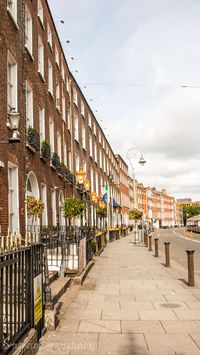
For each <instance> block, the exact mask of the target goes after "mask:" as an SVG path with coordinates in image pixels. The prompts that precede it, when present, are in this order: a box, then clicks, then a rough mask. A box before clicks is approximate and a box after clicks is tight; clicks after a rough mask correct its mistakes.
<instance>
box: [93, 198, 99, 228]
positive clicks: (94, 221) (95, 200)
mask: <svg viewBox="0 0 200 355" xmlns="http://www.w3.org/2000/svg"><path fill="white" fill-rule="evenodd" d="M91 200H92V202H93V227H94V229H95V223H96V220H95V204H96V203H97V202H98V196H97V194H96V192H91Z"/></svg>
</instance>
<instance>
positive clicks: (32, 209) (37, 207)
mask: <svg viewBox="0 0 200 355" xmlns="http://www.w3.org/2000/svg"><path fill="white" fill-rule="evenodd" d="M43 212H44V202H43V201H42V200H40V199H36V198H35V197H33V196H28V197H27V216H28V217H29V218H32V223H33V222H34V221H36V220H37V219H38V218H40V217H41V216H42V213H43Z"/></svg>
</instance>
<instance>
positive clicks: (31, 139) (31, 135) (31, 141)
mask: <svg viewBox="0 0 200 355" xmlns="http://www.w3.org/2000/svg"><path fill="white" fill-rule="evenodd" d="M26 142H27V144H28V145H29V146H30V147H32V148H33V149H34V150H40V135H39V133H38V132H37V131H36V130H35V129H34V128H32V127H29V128H28V131H27V135H26Z"/></svg>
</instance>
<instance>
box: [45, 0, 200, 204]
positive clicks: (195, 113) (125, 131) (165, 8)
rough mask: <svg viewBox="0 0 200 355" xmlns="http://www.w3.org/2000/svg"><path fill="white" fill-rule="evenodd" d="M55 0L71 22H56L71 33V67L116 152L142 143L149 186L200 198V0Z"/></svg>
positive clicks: (54, 6) (56, 10) (64, 35)
mask: <svg viewBox="0 0 200 355" xmlns="http://www.w3.org/2000/svg"><path fill="white" fill-rule="evenodd" d="M49 5H50V8H51V11H52V14H53V18H54V20H58V19H63V20H64V22H65V23H64V24H61V23H59V21H56V27H57V30H58V33H59V35H60V39H61V40H64V39H69V40H70V44H66V43H65V42H63V49H64V51H65V54H66V56H67V59H68V57H69V60H68V63H69V67H70V69H71V71H72V73H73V74H74V76H75V78H76V80H77V82H78V83H79V85H80V87H81V89H82V91H83V93H84V95H85V97H86V99H87V100H88V102H89V104H90V106H91V108H92V109H93V112H94V113H95V114H96V118H97V120H98V121H99V123H100V124H101V126H102V128H103V129H104V132H105V134H106V136H107V139H108V140H109V142H110V144H111V146H112V148H113V150H114V152H115V153H116V154H117V153H119V154H121V156H122V157H123V158H124V159H125V160H126V156H127V151H128V150H129V149H130V148H132V147H135V148H137V149H138V150H139V151H142V152H143V153H144V158H145V159H146V160H147V164H146V165H145V166H144V167H140V166H139V164H138V163H137V160H138V158H139V156H133V159H132V164H133V166H134V170H135V176H136V178H137V179H138V180H139V181H141V182H143V183H144V185H145V186H148V185H150V186H155V187H157V188H158V189H161V188H166V189H167V191H168V192H169V193H170V194H172V195H173V196H174V197H175V198H184V197H190V198H192V199H193V200H200V20H199V19H200V0H151V1H149V0H140V1H138V0H49ZM70 55H72V56H73V57H74V58H75V59H74V61H71V60H70ZM76 70H78V73H76ZM85 85H86V88H84V86H85ZM183 86H189V87H183ZM91 99H92V101H90V100H91ZM96 111H98V112H96ZM130 170H131V169H130ZM130 172H131V171H130Z"/></svg>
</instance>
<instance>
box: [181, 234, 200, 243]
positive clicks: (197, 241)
mask: <svg viewBox="0 0 200 355" xmlns="http://www.w3.org/2000/svg"><path fill="white" fill-rule="evenodd" d="M178 237H179V238H183V239H187V240H190V241H191V242H195V243H200V240H195V239H191V238H187V237H184V236H183V235H181V234H179V235H178Z"/></svg>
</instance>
